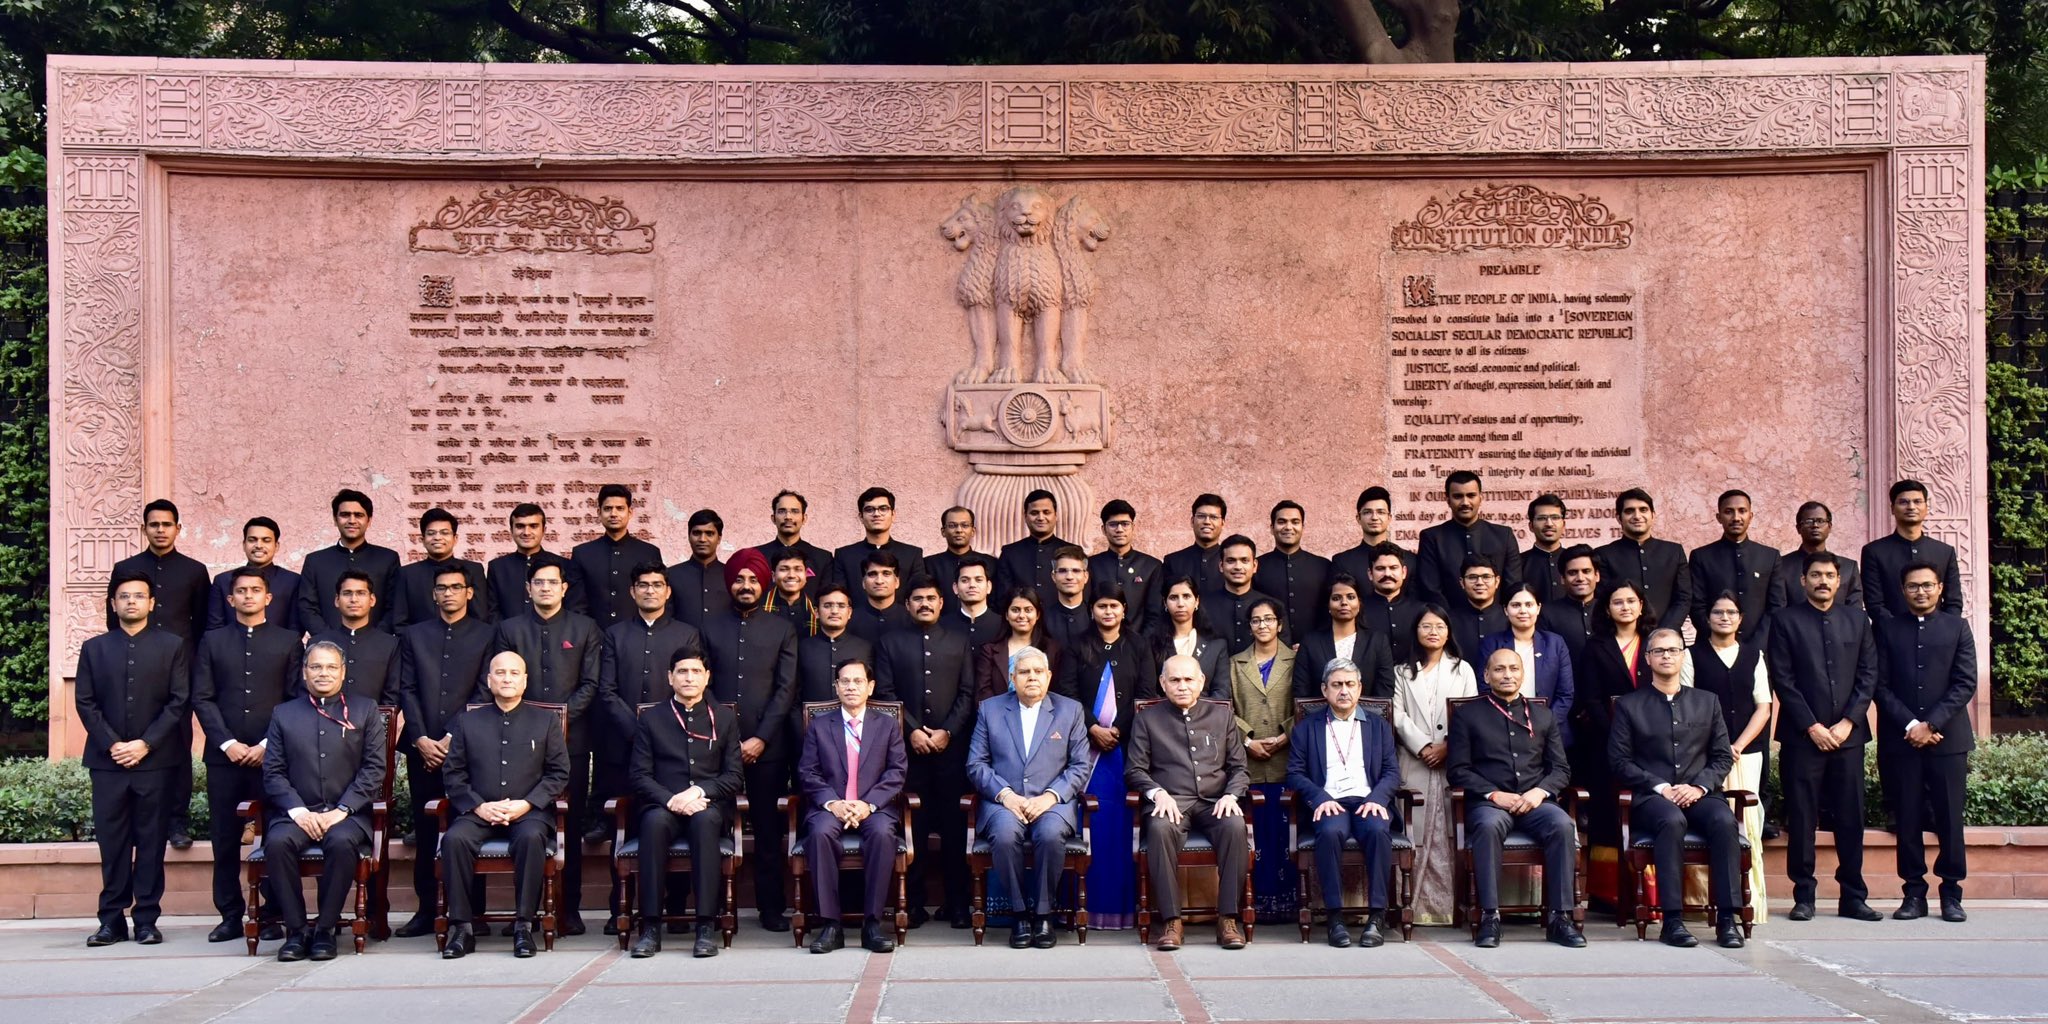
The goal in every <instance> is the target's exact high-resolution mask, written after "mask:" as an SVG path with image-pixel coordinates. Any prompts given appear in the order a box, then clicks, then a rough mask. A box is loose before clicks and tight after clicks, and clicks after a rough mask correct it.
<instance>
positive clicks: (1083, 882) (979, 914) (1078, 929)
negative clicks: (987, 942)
mask: <svg viewBox="0 0 2048 1024" xmlns="http://www.w3.org/2000/svg"><path fill="white" fill-rule="evenodd" d="M1080 803H1081V807H1080V813H1079V815H1078V819H1079V820H1078V822H1077V824H1078V825H1079V828H1077V829H1076V830H1075V831H1074V834H1073V836H1072V837H1070V838H1068V840H1067V851H1066V856H1065V857H1064V858H1063V859H1062V862H1061V865H1060V877H1061V878H1062V879H1064V878H1065V877H1066V876H1067V875H1068V874H1072V875H1073V876H1074V880H1075V889H1076V892H1075V900H1074V906H1073V907H1072V908H1069V909H1066V910H1065V911H1064V913H1065V915H1066V918H1067V923H1068V924H1069V925H1071V926H1072V927H1073V929H1074V935H1075V937H1076V938H1077V939H1078V940H1079V941H1080V943H1081V944H1082V945H1084V946H1085V945H1087V944H1088V869H1089V868H1090V867H1091V866H1093V865H1094V863H1095V856H1094V851H1095V839H1094V835H1093V833H1092V832H1090V831H1089V824H1088V821H1089V818H1090V817H1091V816H1092V815H1094V813H1095V812H1096V810H1098V809H1099V808H1100V807H1101V802H1100V801H1098V800H1096V799H1095V796H1094V795H1093V794H1090V793H1082V794H1081V801H1080ZM960 809H961V810H963V811H965V812H967V870H968V872H969V873H970V874H972V875H973V876H974V944H975V945H977V946H979V945H981V940H982V936H983V935H984V934H986V933H987V931H988V873H989V872H990V871H993V870H995V866H996V863H995V853H994V850H993V848H992V847H991V846H990V845H989V841H988V840H987V839H984V838H982V836H981V833H980V832H978V831H976V829H975V826H976V824H977V823H978V822H979V819H980V814H981V797H980V796H978V795H976V794H973V793H969V794H967V795H966V796H963V797H961V798H960ZM1054 891H1055V892H1057V891H1059V889H1058V887H1057V886H1056V887H1055V889H1054ZM1015 909H1016V908H1012V910H1013V912H1014V910H1015Z"/></svg>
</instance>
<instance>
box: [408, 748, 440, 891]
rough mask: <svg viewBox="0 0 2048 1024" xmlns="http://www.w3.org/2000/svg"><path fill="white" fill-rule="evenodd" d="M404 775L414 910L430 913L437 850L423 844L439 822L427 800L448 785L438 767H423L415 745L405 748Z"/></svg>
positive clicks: (427, 841) (421, 758) (431, 838)
mask: <svg viewBox="0 0 2048 1024" xmlns="http://www.w3.org/2000/svg"><path fill="white" fill-rule="evenodd" d="M405 779H406V783H407V788H408V789H409V791H410V794H411V796H410V798H411V801H412V806H411V811H412V835H413V849H412V892H413V896H414V897H415V898H417V899H418V901H419V902H418V904H417V905H418V907H419V911H418V912H419V913H421V914H424V915H426V916H428V917H432V916H433V915H434V885H435V882H436V879H435V877H434V862H435V860H436V859H437V854H438V851H435V850H429V849H427V845H428V844H429V843H432V842H433V841H434V837H435V836H436V835H438V834H439V833H440V831H441V823H440V822H439V821H437V820H435V818H434V816H433V815H431V814H428V813H427V801H429V800H437V799H440V798H442V797H445V796H447V795H448V787H447V785H446V784H445V783H444V782H443V781H442V780H441V769H439V768H429V767H427V761H426V758H423V757H421V756H420V753H419V750H418V749H417V748H415V749H413V750H408V751H406V752H405Z"/></svg>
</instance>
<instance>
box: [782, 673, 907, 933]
mask: <svg viewBox="0 0 2048 1024" xmlns="http://www.w3.org/2000/svg"><path fill="white" fill-rule="evenodd" d="M832 688H833V689H834V690H835V691H837V693H838V694H839V713H838V714H832V713H830V712H827V713H825V714H821V715H817V716H815V717H813V718H812V719H811V725H810V728H809V729H807V730H805V732H804V752H803V760H801V761H800V762H798V764H797V770H796V778H797V785H798V788H800V789H802V790H803V795H804V799H805V800H807V801H809V804H810V812H809V813H808V814H807V815H805V818H804V856H805V857H806V858H808V859H809V860H810V862H811V878H812V879H813V880H814V881H815V882H816V883H817V888H818V902H817V908H818V914H819V915H820V916H821V917H822V918H823V919H824V920H823V924H822V925H821V926H820V927H819V928H818V934H817V935H816V936H815V937H814V938H812V939H811V952H813V953H830V952H832V951H833V950H835V949H844V948H846V934H845V932H844V931H843V930H842V929H841V927H840V925H839V871H838V866H839V837H840V835H842V834H843V833H845V832H846V831H848V830H849V829H850V830H853V831H856V832H859V833H860V859H861V864H862V865H863V867H864V872H865V880H866V882H867V888H866V890H865V893H866V895H865V897H864V905H863V906H862V908H861V909H862V912H863V913H864V914H865V915H866V917H865V918H864V919H863V920H862V922H861V929H860V944H861V945H862V946H864V947H866V948H867V949H869V950H870V951H872V952H876V953H887V952H890V951H891V950H894V949H895V948H896V943H895V941H894V940H892V939H890V938H889V935H888V933H887V932H885V931H884V930H883V929H882V909H883V908H884V907H886V906H887V905H888V903H889V876H890V875H891V874H892V873H894V870H895V865H896V833H897V826H898V824H899V822H898V820H897V816H896V795H897V794H898V793H901V792H903V776H904V773H905V772H906V771H908V770H909V764H910V762H909V755H908V754H907V753H905V752H904V749H903V727H902V725H900V724H899V723H898V721H897V720H896V719H895V718H892V717H890V716H888V715H885V714H882V713H881V712H879V711H874V710H872V709H870V708H869V707H868V706H867V705H868V698H869V697H872V696H874V693H875V677H874V673H872V672H870V671H869V670H868V665H867V663H866V662H864V661H861V660H860V659H858V658H848V659H846V660H845V661H842V662H840V663H839V665H838V666H837V669H836V671H835V672H834V673H833V683H832Z"/></svg>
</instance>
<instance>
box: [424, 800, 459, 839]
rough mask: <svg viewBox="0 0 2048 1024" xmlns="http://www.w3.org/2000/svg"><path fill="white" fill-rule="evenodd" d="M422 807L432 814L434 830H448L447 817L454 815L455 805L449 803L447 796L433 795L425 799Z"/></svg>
mask: <svg viewBox="0 0 2048 1024" xmlns="http://www.w3.org/2000/svg"><path fill="white" fill-rule="evenodd" d="M423 809H424V810H425V811H426V812H427V813H428V814H430V815H433V817H434V831H435V832H437V833H439V832H446V831H448V819H449V818H450V817H452V816H453V815H454V813H455V805H454V804H451V803H449V802H448V798H447V797H439V796H437V797H434V798H433V799H431V800H428V801H427V803H426V806H425V807H424V808H423Z"/></svg>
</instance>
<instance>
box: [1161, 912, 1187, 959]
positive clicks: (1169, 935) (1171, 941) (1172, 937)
mask: <svg viewBox="0 0 2048 1024" xmlns="http://www.w3.org/2000/svg"><path fill="white" fill-rule="evenodd" d="M1183 934H1184V933H1183V931H1182V929H1181V923H1180V918H1177V917H1176V918H1174V919H1172V920H1170V921H1168V922H1166V924H1164V925H1162V926H1161V927H1160V929H1159V949H1160V951H1161V952H1166V953H1171V952H1173V951H1174V950H1176V949H1179V948H1180V943H1181V938H1182V937H1183Z"/></svg>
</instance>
